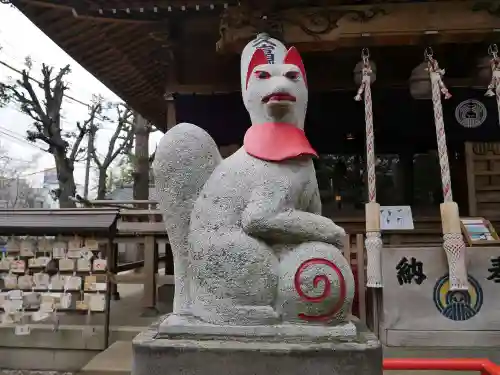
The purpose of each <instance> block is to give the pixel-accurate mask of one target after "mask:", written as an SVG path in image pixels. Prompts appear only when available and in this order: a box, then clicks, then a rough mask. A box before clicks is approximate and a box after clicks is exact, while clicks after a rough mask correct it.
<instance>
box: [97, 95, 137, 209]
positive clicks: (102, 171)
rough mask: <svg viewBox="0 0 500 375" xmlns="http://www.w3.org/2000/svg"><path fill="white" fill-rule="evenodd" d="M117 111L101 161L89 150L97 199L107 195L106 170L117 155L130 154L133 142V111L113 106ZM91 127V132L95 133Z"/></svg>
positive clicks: (120, 105) (121, 105)
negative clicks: (115, 120) (114, 123)
mask: <svg viewBox="0 0 500 375" xmlns="http://www.w3.org/2000/svg"><path fill="white" fill-rule="evenodd" d="M114 107H115V108H116V111H117V116H118V119H117V123H116V128H115V130H114V132H113V135H112V136H111V139H110V140H109V148H108V151H107V152H106V154H105V155H104V157H103V158H102V159H100V158H99V156H98V154H97V151H96V148H95V147H93V146H92V149H91V150H90V152H91V155H92V160H93V161H94V162H95V164H96V165H97V169H98V182H97V199H104V198H105V196H106V193H107V180H108V174H107V171H108V168H109V167H110V165H111V163H113V161H115V159H116V158H117V157H118V156H119V155H127V154H129V153H130V152H131V150H132V146H133V141H134V126H133V125H134V124H133V117H134V116H133V111H132V110H131V109H130V108H129V107H128V106H126V105H124V104H116V105H114ZM97 130H98V129H97V127H93V128H92V129H91V131H97Z"/></svg>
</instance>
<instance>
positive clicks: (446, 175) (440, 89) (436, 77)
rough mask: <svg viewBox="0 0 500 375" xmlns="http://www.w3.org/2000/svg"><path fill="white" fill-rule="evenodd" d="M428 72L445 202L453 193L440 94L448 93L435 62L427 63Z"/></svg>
mask: <svg viewBox="0 0 500 375" xmlns="http://www.w3.org/2000/svg"><path fill="white" fill-rule="evenodd" d="M429 73H430V77H431V83H432V104H433V106H434V123H435V125H436V138H437V146H438V154H439V166H440V169H441V183H442V187H443V198H444V201H445V202H452V201H453V194H452V191H451V178H450V163H449V161H448V147H447V146H446V133H445V129H444V120H443V106H442V104H441V94H444V95H445V98H449V97H450V94H449V93H448V90H447V89H446V87H445V86H444V84H443V81H442V80H441V76H442V74H443V73H444V72H443V71H442V70H439V68H438V67H437V63H436V64H432V63H429Z"/></svg>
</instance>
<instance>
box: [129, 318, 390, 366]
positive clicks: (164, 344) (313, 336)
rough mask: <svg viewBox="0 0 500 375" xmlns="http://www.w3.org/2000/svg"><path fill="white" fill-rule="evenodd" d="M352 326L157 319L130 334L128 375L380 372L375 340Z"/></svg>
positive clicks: (379, 346)
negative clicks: (181, 322) (224, 323)
mask: <svg viewBox="0 0 500 375" xmlns="http://www.w3.org/2000/svg"><path fill="white" fill-rule="evenodd" d="M164 322H165V321H164ZM176 322H178V320H176ZM353 326H354V325H353V324H352V323H348V324H347V325H345V326H343V327H324V326H306V327H304V326H299V325H296V326H293V327H289V326H288V325H277V326H267V327H266V326H262V327H259V329H257V327H234V326H233V327H227V326H226V327H221V326H210V325H204V324H200V323H195V324H193V323H189V322H188V324H187V325H185V326H181V325H177V324H172V325H168V324H163V325H162V324H161V323H160V324H159V325H157V326H155V327H152V328H150V329H149V330H147V331H145V332H143V333H141V334H139V335H138V336H137V337H136V338H135V339H134V341H133V354H134V356H133V366H132V375H170V374H172V375H174V374H175V375H177V374H185V375H212V374H219V373H220V374H227V375H261V374H274V375H303V374H317V375H347V374H349V375H362V374H363V375H382V348H381V345H380V343H379V341H378V340H377V339H376V337H375V336H374V335H373V334H372V333H371V332H369V331H368V330H367V329H366V327H364V326H362V325H360V324H359V323H357V322H356V324H355V331H357V335H356V336H355V337H353V336H351V337H350V338H349V339H347V338H346V337H345V336H343V333H346V332H347V331H350V330H352V328H353ZM320 332H323V333H322V334H321V333H320ZM351 332H352V331H351Z"/></svg>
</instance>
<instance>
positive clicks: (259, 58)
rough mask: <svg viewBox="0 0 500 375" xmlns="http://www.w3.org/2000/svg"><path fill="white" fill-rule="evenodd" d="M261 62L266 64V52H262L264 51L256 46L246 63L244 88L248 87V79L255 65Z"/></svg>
mask: <svg viewBox="0 0 500 375" xmlns="http://www.w3.org/2000/svg"><path fill="white" fill-rule="evenodd" d="M263 64H267V57H266V54H265V53H264V51H263V50H262V49H260V48H257V49H256V50H255V51H254V53H253V55H252V58H251V59H250V62H249V63H248V70H247V79H246V85H245V87H246V88H248V80H249V79H250V75H251V74H252V72H253V70H254V69H255V67H256V66H258V65H263Z"/></svg>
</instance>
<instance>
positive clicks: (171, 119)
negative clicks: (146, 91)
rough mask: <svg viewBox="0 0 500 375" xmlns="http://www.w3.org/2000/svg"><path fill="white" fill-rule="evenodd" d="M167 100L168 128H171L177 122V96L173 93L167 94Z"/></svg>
mask: <svg viewBox="0 0 500 375" xmlns="http://www.w3.org/2000/svg"><path fill="white" fill-rule="evenodd" d="M165 100H166V102H167V130H169V129H171V128H172V127H174V126H175V125H176V124H177V114H176V112H175V98H174V95H173V94H167V95H166V96H165Z"/></svg>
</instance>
